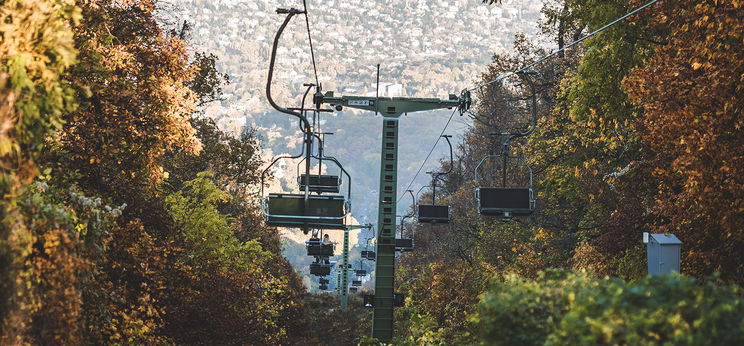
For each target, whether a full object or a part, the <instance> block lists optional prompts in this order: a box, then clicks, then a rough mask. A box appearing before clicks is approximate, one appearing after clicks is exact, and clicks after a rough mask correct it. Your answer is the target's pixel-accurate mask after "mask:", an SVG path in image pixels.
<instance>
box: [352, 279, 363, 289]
mask: <svg viewBox="0 0 744 346" xmlns="http://www.w3.org/2000/svg"><path fill="white" fill-rule="evenodd" d="M361 285H362V280H352V281H351V286H353V287H359V286H361Z"/></svg>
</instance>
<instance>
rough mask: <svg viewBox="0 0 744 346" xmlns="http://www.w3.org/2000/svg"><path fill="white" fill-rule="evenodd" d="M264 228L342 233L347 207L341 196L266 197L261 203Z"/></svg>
mask: <svg viewBox="0 0 744 346" xmlns="http://www.w3.org/2000/svg"><path fill="white" fill-rule="evenodd" d="M263 208H264V213H265V215H266V224H267V225H269V226H276V227H307V228H318V229H344V227H345V225H346V222H345V219H346V214H347V212H348V210H347V209H348V203H347V202H346V200H345V198H344V197H343V196H336V195H331V196H324V195H309V196H308V201H307V210H306V209H305V195H304V194H280V193H272V194H269V197H268V199H267V200H266V201H265V203H264V205H263Z"/></svg>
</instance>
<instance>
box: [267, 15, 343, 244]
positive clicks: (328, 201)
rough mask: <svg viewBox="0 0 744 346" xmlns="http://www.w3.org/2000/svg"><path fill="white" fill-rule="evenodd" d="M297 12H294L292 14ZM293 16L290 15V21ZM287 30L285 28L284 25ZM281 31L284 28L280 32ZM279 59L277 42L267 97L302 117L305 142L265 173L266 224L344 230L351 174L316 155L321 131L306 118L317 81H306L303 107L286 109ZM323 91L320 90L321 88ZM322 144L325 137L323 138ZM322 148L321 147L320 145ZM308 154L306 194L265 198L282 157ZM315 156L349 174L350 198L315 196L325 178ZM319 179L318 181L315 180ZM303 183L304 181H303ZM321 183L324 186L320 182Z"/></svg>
mask: <svg viewBox="0 0 744 346" xmlns="http://www.w3.org/2000/svg"><path fill="white" fill-rule="evenodd" d="M292 15H293V14H292ZM289 18H291V15H290V16H289V17H288V18H287V21H289ZM282 30H283V28H282ZM280 32H281V31H280ZM275 59H276V45H274V47H273V48H272V55H271V61H270V67H269V76H268V82H267V84H266V97H267V100H268V101H269V103H270V104H271V106H272V107H273V108H274V109H276V110H278V111H279V112H282V113H286V114H289V115H292V116H294V117H297V118H298V119H299V120H300V124H301V125H300V128H301V130H302V132H303V135H304V141H303V144H302V151H303V152H302V153H300V154H299V155H296V156H280V157H277V158H275V159H274V160H273V161H272V162H271V164H269V165H268V167H266V169H264V170H263V172H261V198H262V202H261V207H262V210H263V212H264V215H265V218H266V224H267V225H268V226H275V227H301V228H302V229H303V230H304V231H305V233H307V232H308V231H309V229H311V228H315V229H344V227H345V226H346V216H347V214H348V213H349V212H350V209H351V208H350V203H349V201H348V200H347V198H349V199H350V198H351V176H349V174H348V172H346V171H345V170H344V168H343V166H342V165H341V164H340V163H339V162H338V160H336V159H335V158H332V157H327V158H326V157H323V156H322V152H320V153H319V154H320V155H318V156H314V155H313V150H312V143H313V139H314V138H315V137H317V134H315V133H313V127H312V126H311V125H310V122H309V121H308V119H307V117H306V112H307V110H306V109H305V106H304V105H305V100H306V98H307V95H308V94H309V92H310V90H311V89H312V88H313V87H317V88H319V86H316V85H314V84H306V86H307V90H306V91H305V95H304V96H303V98H302V107H300V108H299V109H289V108H284V107H281V106H279V105H278V104H276V102H274V100H273V98H272V96H271V80H272V77H273V70H274V62H275ZM318 90H319V89H318ZM314 112H315V113H314V114H317V113H318V112H320V109H315V110H314ZM319 140H320V142H321V143H322V140H321V138H319ZM319 148H320V147H319ZM303 156H304V163H305V169H304V174H305V180H304V182H305V183H306V184H304V188H303V192H304V193H302V194H291V193H288V194H285V193H272V194H269V195H268V196H267V197H264V196H265V195H264V187H265V185H266V181H265V178H266V173H267V172H268V171H269V170H270V169H271V167H272V166H273V165H274V164H276V163H277V162H278V161H279V160H280V159H282V158H300V157H303ZM313 157H315V158H318V159H319V160H321V162H322V160H326V161H331V162H333V163H335V164H336V165H338V167H339V168H340V169H341V171H342V172H343V173H344V174H345V175H346V176H347V179H348V193H347V195H346V197H344V196H342V195H311V194H310V192H312V191H311V187H312V186H313V185H315V184H313V183H314V182H316V183H321V181H320V180H322V179H319V178H318V179H314V178H312V177H311V174H310V160H311V159H312V158H313ZM314 180H318V181H314ZM302 182H303V178H300V183H302ZM301 185H302V184H301ZM316 186H320V185H316Z"/></svg>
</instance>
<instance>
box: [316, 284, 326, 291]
mask: <svg viewBox="0 0 744 346" xmlns="http://www.w3.org/2000/svg"><path fill="white" fill-rule="evenodd" d="M318 288H319V289H320V290H322V291H327V290H328V285H325V284H322V285H318Z"/></svg>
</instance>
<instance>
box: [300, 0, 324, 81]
mask: <svg viewBox="0 0 744 346" xmlns="http://www.w3.org/2000/svg"><path fill="white" fill-rule="evenodd" d="M302 5H303V6H305V24H306V26H307V40H308V41H309V42H310V58H311V59H312V60H313V72H314V73H315V85H320V82H318V68H317V67H316V66H315V50H314V49H313V37H312V36H311V35H310V20H309V19H308V18H307V0H302Z"/></svg>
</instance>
